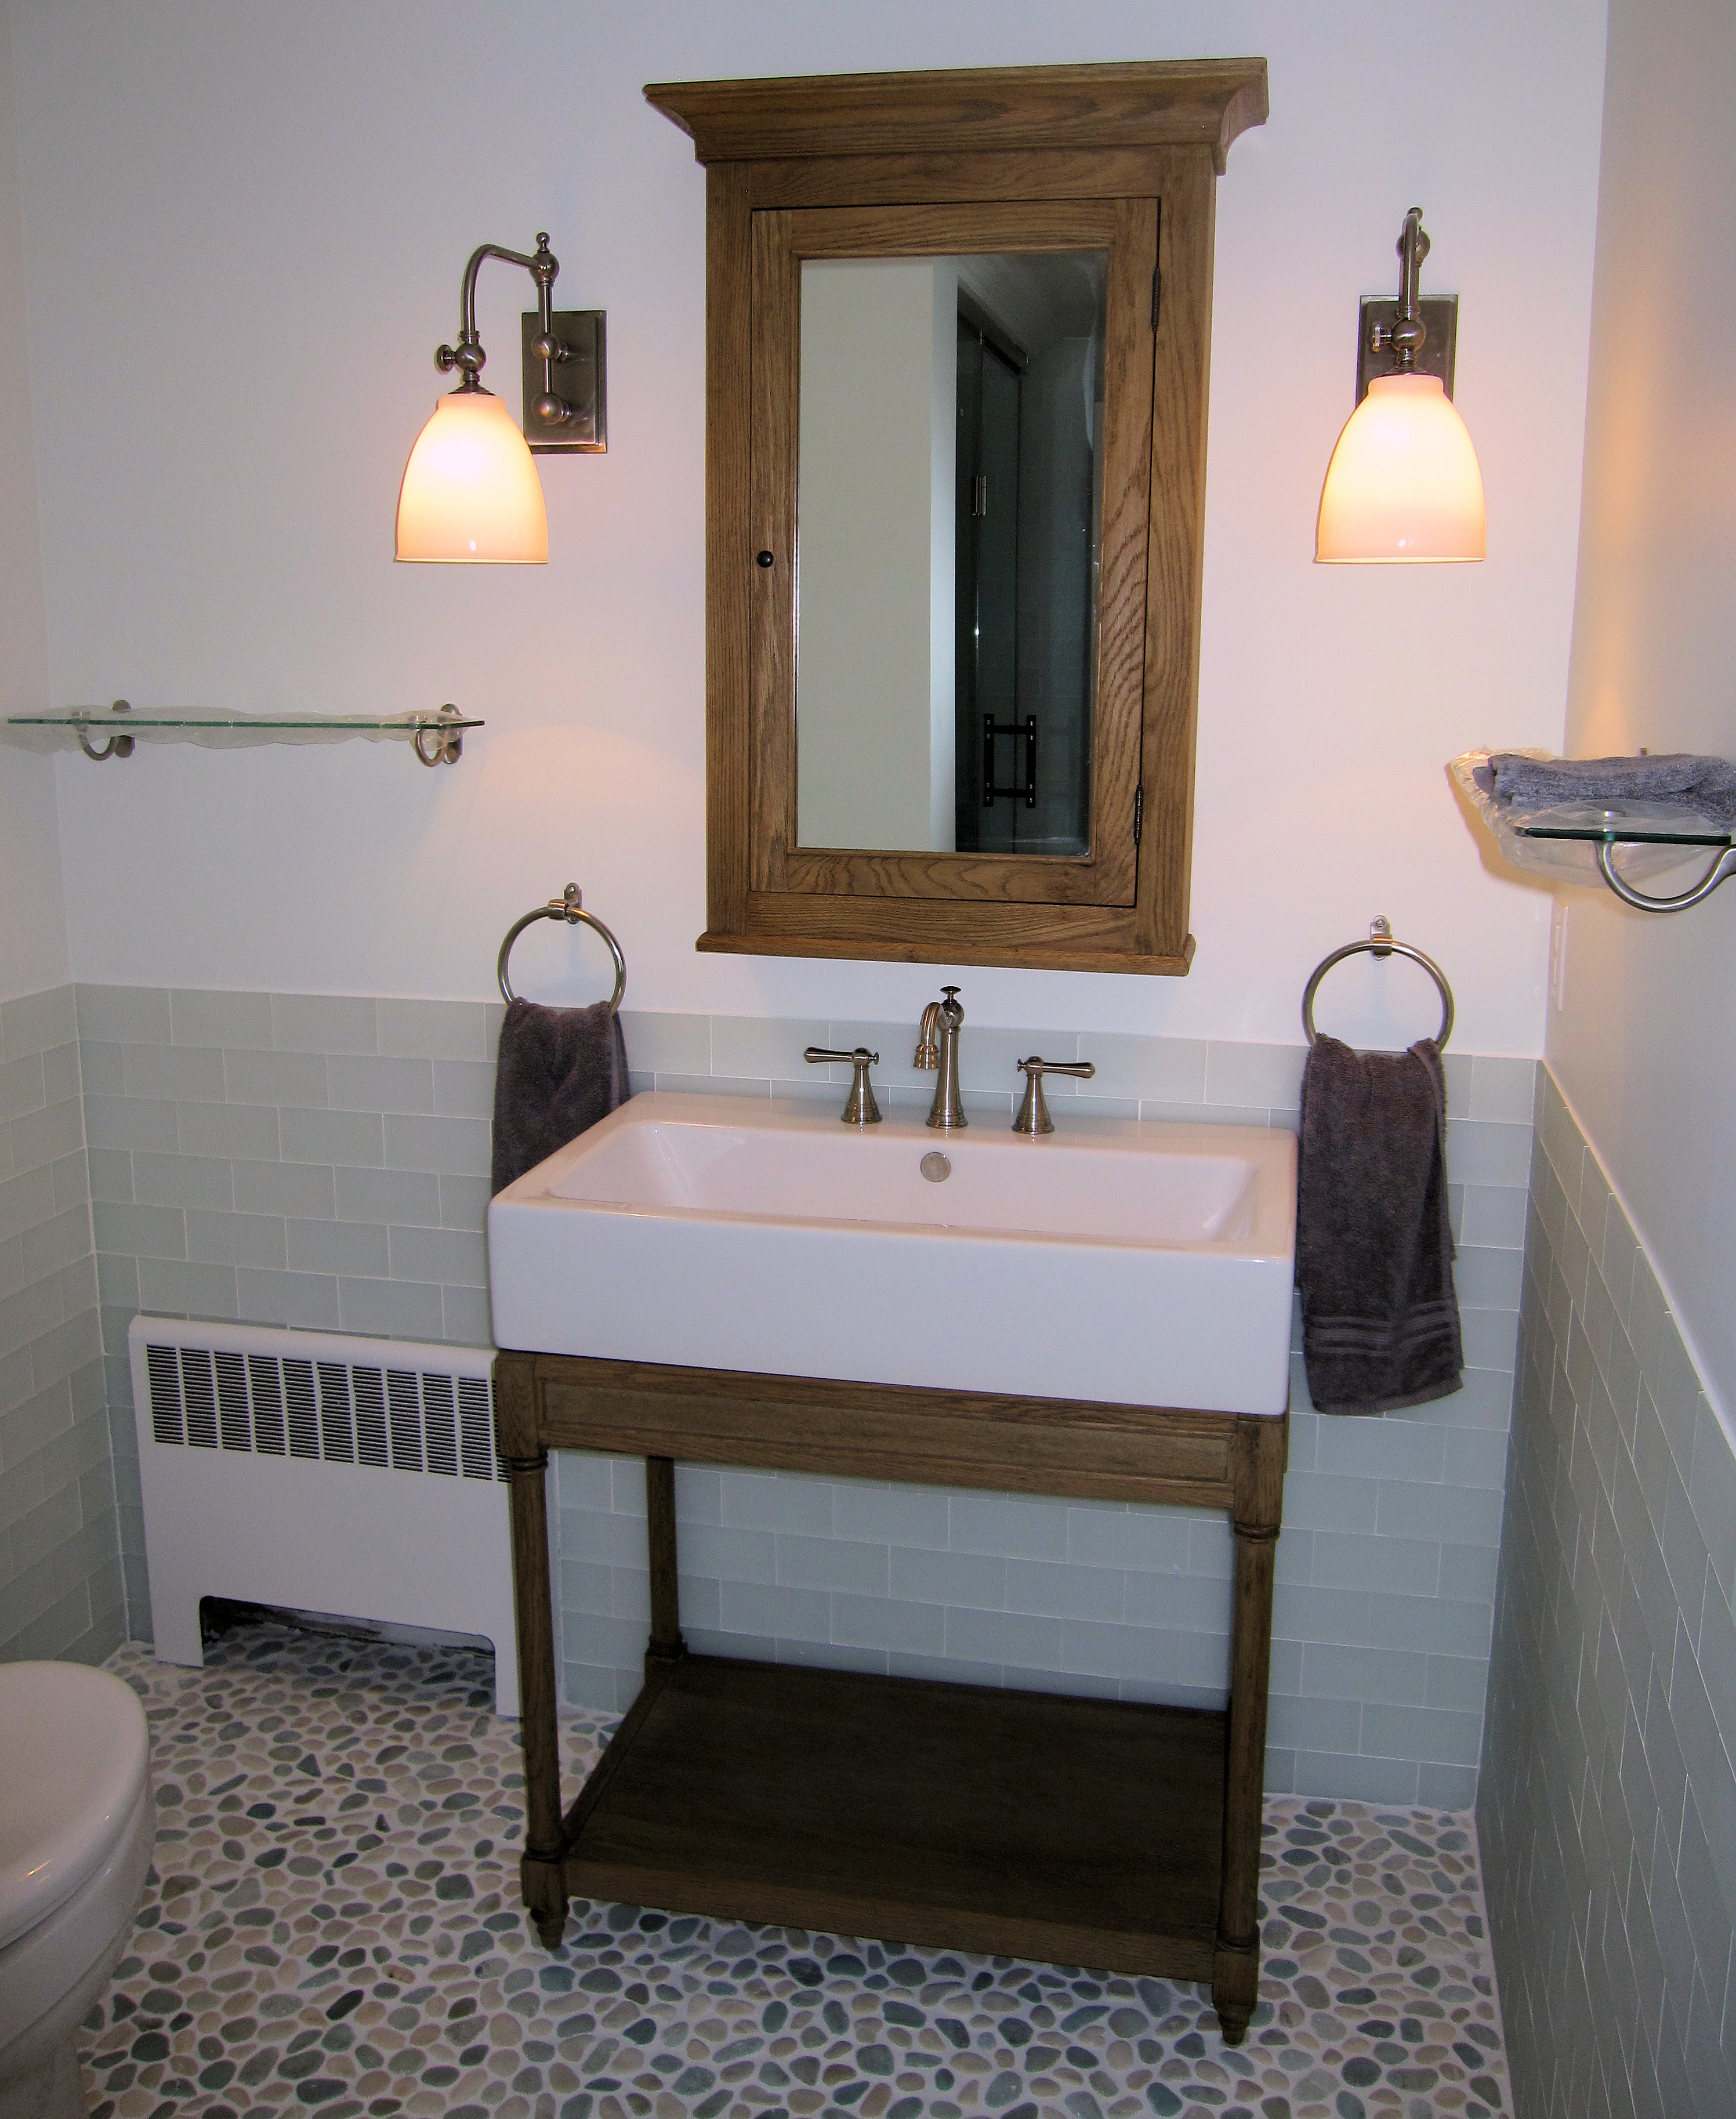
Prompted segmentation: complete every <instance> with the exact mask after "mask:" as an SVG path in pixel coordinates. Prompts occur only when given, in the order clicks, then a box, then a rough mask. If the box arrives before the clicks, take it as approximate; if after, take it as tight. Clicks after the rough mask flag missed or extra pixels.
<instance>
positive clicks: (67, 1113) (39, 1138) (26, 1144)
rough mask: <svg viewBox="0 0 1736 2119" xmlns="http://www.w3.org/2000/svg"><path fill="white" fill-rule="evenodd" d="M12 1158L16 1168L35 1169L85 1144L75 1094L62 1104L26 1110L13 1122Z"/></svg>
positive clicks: (69, 1153)
mask: <svg viewBox="0 0 1736 2119" xmlns="http://www.w3.org/2000/svg"><path fill="white" fill-rule="evenodd" d="M83 1146H84V1118H83V1114H82V1112H81V1110H80V1108H79V1103H78V1099H77V1098H76V1097H72V1098H70V1099H69V1100H68V1101H67V1102H65V1103H63V1104H47V1105H44V1107H43V1108H42V1110H40V1111H26V1112H25V1113H24V1115H23V1116H22V1117H21V1118H16V1119H14V1120H12V1158H13V1161H14V1162H15V1163H16V1166H17V1167H18V1169H20V1170H21V1171H24V1170H35V1169H39V1168H40V1167H41V1166H42V1165H43V1164H44V1163H52V1162H58V1161H59V1159H60V1157H62V1156H63V1155H74V1154H76V1153H77V1152H78V1151H79V1149H80V1148H82V1147H83Z"/></svg>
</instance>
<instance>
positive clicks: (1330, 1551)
mask: <svg viewBox="0 0 1736 2119" xmlns="http://www.w3.org/2000/svg"><path fill="white" fill-rule="evenodd" d="M1440 1578H1441V1548H1440V1546H1439V1544H1438V1542H1436V1541H1435V1540H1434V1539H1433V1538H1429V1537H1422V1536H1417V1537H1366V1536H1359V1535H1356V1534H1354V1533H1353V1532H1340V1531H1317V1532H1315V1533H1314V1566H1313V1579H1314V1581H1315V1583H1317V1585H1318V1586H1319V1587H1320V1588H1326V1589H1367V1590H1370V1591H1372V1592H1373V1593H1375V1594H1376V1596H1377V1598H1378V1597H1382V1596H1388V1597H1390V1596H1395V1595H1397V1596H1409V1597H1429V1596H1433V1593H1434V1591H1435V1589H1436V1588H1437V1585H1438V1583H1439V1581H1440Z"/></svg>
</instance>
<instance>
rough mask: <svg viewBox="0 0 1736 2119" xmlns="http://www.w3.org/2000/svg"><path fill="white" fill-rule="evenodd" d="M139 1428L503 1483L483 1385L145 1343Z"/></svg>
mask: <svg viewBox="0 0 1736 2119" xmlns="http://www.w3.org/2000/svg"><path fill="white" fill-rule="evenodd" d="M145 1367H146V1375H147V1376H148V1378H149V1379H150V1431H151V1434H152V1435H153V1436H154V1437H155V1440H157V1441H159V1442H161V1443H167V1444H171V1445H174V1444H180V1445H183V1446H184V1447H187V1448H190V1449H233V1450H242V1451H246V1452H248V1453H249V1454H253V1455H256V1456H262V1457H281V1456H283V1455H284V1454H285V1451H287V1453H288V1454H289V1456H291V1457H305V1458H317V1459H322V1460H323V1461H324V1462H325V1463H328V1464H358V1463H359V1464H368V1465H372V1466H373V1468H375V1469H376V1470H378V1471H382V1472H383V1471H387V1470H391V1471H394V1472H432V1473H433V1474H435V1475H436V1476H437V1477H442V1478H447V1479H456V1478H465V1479H495V1478H500V1479H504V1478H505V1477H506V1476H507V1475H506V1473H505V1472H504V1471H503V1470H502V1468H500V1465H499V1463H498V1459H497V1458H496V1456H495V1454H494V1420H493V1398H492V1396H491V1393H490V1390H489V1385H488V1379H487V1378H486V1377H484V1376H472V1375H451V1374H445V1373H442V1371H440V1370H436V1369H427V1368H418V1369H395V1368H383V1367H377V1366H372V1365H370V1364H368V1363H366V1362H359V1361H326V1360H316V1361H309V1360H306V1359H303V1357H302V1356H299V1355H292V1354H284V1355H277V1354H246V1355H243V1354H239V1353H231V1352H221V1351H219V1352H213V1351H212V1350H211V1348H210V1347H185V1346H183V1347H173V1346H160V1345H155V1344H147V1345H146V1349H145Z"/></svg>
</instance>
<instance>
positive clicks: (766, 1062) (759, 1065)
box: [637, 1015, 914, 1081]
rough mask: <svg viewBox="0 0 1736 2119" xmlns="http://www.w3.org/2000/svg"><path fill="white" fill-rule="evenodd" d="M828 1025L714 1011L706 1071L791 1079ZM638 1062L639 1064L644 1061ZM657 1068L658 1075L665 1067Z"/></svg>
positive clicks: (822, 1041)
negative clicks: (804, 1053) (718, 1013)
mask: <svg viewBox="0 0 1736 2119" xmlns="http://www.w3.org/2000/svg"><path fill="white" fill-rule="evenodd" d="M828 1028H829V1026H828V1025H827V1024H826V1022H825V1021H824V1019H823V1018H807V1017H803V1018H789V1017H767V1016H757V1015H714V1016H713V1017H712V1018H711V1064H710V1066H709V1068H708V1069H707V1070H706V1071H707V1072H709V1073H713V1074H720V1075H728V1076H731V1077H734V1078H736V1079H738V1080H749V1081H752V1080H761V1079H763V1080H766V1081H769V1080H770V1079H771V1077H772V1076H773V1075H774V1074H775V1075H777V1076H779V1077H780V1078H782V1079H784V1080H786V1081H793V1080H794V1079H796V1078H798V1077H799V1076H800V1075H802V1074H805V1073H807V1072H808V1066H807V1063H806V1062H805V1061H804V1060H803V1057H802V1055H803V1052H804V1051H805V1050H807V1048H808V1046H810V1045H824V1044H825V1043H826V1041H827V1034H828ZM912 1042H913V1043H914V1033H913V1036H912ZM637 1064H640V1065H641V1066H642V1065H643V1064H644V1062H643V1061H642V1060H641V1061H640V1062H638V1063H637ZM656 1071H657V1073H659V1075H660V1076H661V1074H662V1073H664V1071H665V1070H664V1069H662V1068H659V1069H657V1070H656ZM673 1071H677V1072H680V1071H687V1070H683V1069H676V1070H673Z"/></svg>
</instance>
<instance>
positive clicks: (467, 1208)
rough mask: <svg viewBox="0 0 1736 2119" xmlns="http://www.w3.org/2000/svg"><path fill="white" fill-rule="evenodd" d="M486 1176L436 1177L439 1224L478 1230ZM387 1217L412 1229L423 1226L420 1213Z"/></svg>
mask: <svg viewBox="0 0 1736 2119" xmlns="http://www.w3.org/2000/svg"><path fill="white" fill-rule="evenodd" d="M488 1191H489V1187H488V1179H487V1178H486V1177H442V1179H441V1180H440V1226H442V1228H443V1229H464V1230H467V1231H470V1232H471V1233H472V1234H473V1235H474V1234H479V1233H480V1231H481V1230H482V1227H483V1226H484V1221H485V1219H486V1217H487V1215H488ZM387 1219H388V1220H390V1221H391V1222H402V1223H405V1224H406V1225H407V1226H410V1227H413V1228H422V1227H426V1226H428V1224H427V1223H426V1222H424V1219H423V1217H422V1216H421V1215H420V1214H392V1215H389V1216H388V1217H387Z"/></svg>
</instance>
